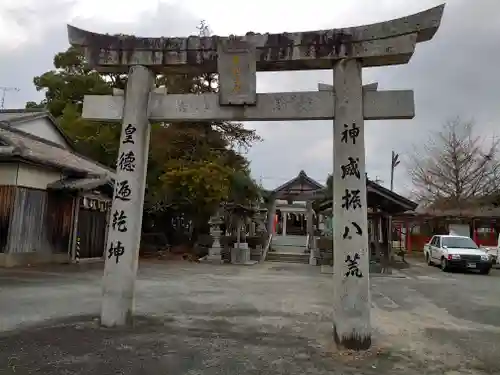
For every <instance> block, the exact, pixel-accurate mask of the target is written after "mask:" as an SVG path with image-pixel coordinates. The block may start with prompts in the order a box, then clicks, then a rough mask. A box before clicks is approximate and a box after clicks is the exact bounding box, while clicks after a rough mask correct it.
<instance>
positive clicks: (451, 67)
mask: <svg viewBox="0 0 500 375" xmlns="http://www.w3.org/2000/svg"><path fill="white" fill-rule="evenodd" d="M442 2H443V0H377V1H374V0H309V1H307V2H300V1H297V2H291V1H285V0H272V1H269V0H251V1H250V0H246V1H245V0H231V1H229V0H212V1H206V0H183V1H168V0H164V1H163V2H162V1H158V0H141V1H128V0H120V1H118V0H73V1H66V0H43V1H40V0H38V1H36V0H2V1H1V3H2V5H1V6H0V86H7V87H17V88H19V89H20V91H19V92H9V93H7V96H6V103H5V106H6V107H8V108H16V107H24V104H25V102H26V101H29V100H36V101H38V100H40V99H42V97H43V94H42V93H38V92H36V90H35V89H34V86H33V82H32V79H33V77H34V76H36V75H39V74H41V73H43V72H45V71H47V70H50V69H51V68H52V59H53V56H54V54H55V53H57V52H59V51H63V50H65V49H66V48H67V47H68V43H67V35H66V23H68V22H69V23H72V24H74V25H76V26H79V27H82V28H85V29H88V30H92V31H96V32H101V33H106V32H107V33H133V34H136V35H139V36H186V35H190V34H195V33H196V26H197V24H198V23H199V21H200V20H202V19H204V20H206V21H207V22H208V24H209V26H210V28H211V30H212V31H213V33H215V34H218V35H228V34H244V33H246V32H247V31H254V32H261V33H265V32H282V31H307V30H317V29H327V28H335V27H343V26H356V25H362V24H366V23H373V22H379V21H385V20H390V19H392V18H397V17H401V16H405V15H409V14H412V13H416V12H418V11H421V10H424V9H427V8H430V7H432V6H435V5H439V4H441V3H442ZM499 11H500V1H499V0H474V1H473V0H449V1H448V2H447V8H446V9H445V14H444V17H443V22H442V24H441V28H440V30H439V31H438V33H437V34H436V36H435V37H434V39H433V40H431V41H430V42H427V43H421V44H418V45H417V50H416V53H415V55H414V56H413V58H412V60H411V61H410V63H409V64H408V65H401V66H397V67H383V68H368V69H365V70H364V72H363V80H364V81H365V83H370V82H374V81H377V82H379V89H413V90H415V98H416V103H415V104H416V117H415V119H413V120H405V121H371V122H367V123H366V127H367V131H366V146H367V150H366V152H367V171H368V174H369V176H370V177H372V178H375V177H378V178H380V179H381V180H383V181H384V182H385V185H388V183H389V174H390V157H391V150H395V151H396V152H398V153H400V154H401V156H402V158H404V157H405V155H408V154H409V153H411V151H412V145H413V144H414V143H421V142H424V141H425V139H426V138H427V137H428V134H429V131H430V130H432V129H438V128H439V127H440V126H441V124H442V123H443V122H444V121H446V120H447V119H449V118H452V117H455V116H461V117H464V118H467V119H468V118H473V119H474V120H475V121H476V123H477V126H478V129H479V131H480V132H482V134H484V135H485V136H489V135H492V134H493V133H495V132H496V133H497V134H498V131H497V130H496V129H497V126H496V124H497V119H498V118H499V114H500V93H499V92H498V91H499V88H500V70H499V69H498V62H499V61H500V22H499V18H498V17H499V16H498V14H499ZM318 82H324V83H332V73H331V72H329V71H310V72H293V73H292V72H288V73H259V75H258V91H260V92H272V91H274V92H277V91H294V90H297V91H308V90H309V91H311V90H316V87H317V83H318ZM248 127H252V128H255V129H256V130H257V132H258V134H259V135H260V136H262V137H263V139H264V141H263V142H261V143H259V144H257V145H255V146H254V147H253V148H252V150H251V151H250V153H249V157H250V159H251V161H252V171H253V174H254V177H255V178H256V179H257V180H260V179H261V178H262V182H263V184H264V185H265V186H266V187H268V188H271V187H276V186H278V185H280V184H281V183H283V182H285V181H286V180H287V179H290V178H292V177H294V176H295V175H297V174H298V172H299V171H300V170H301V169H303V170H305V171H306V172H307V174H309V175H310V176H311V177H313V178H315V179H317V180H319V181H320V182H324V181H325V179H326V176H327V174H328V173H330V171H331V170H332V122H329V121H314V122H280V123H278V122H269V123H255V122H254V123H249V124H248ZM410 187H411V185H410V183H409V181H408V177H407V174H406V171H405V168H404V165H401V166H400V167H398V169H397V170H396V176H395V188H396V190H397V191H399V192H401V193H405V192H407V190H408V189H410Z"/></svg>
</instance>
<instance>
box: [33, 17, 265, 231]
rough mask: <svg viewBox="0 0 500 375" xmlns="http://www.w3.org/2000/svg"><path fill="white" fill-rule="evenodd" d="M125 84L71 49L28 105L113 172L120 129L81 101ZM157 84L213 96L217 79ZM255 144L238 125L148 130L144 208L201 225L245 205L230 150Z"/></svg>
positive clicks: (241, 169)
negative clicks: (229, 203)
mask: <svg viewBox="0 0 500 375" xmlns="http://www.w3.org/2000/svg"><path fill="white" fill-rule="evenodd" d="M203 27H204V26H203V25H202V28H203ZM126 82H127V75H123V74H121V75H117V74H101V73H98V72H96V71H95V70H93V69H92V68H90V67H89V65H88V63H87V61H86V60H85V57H84V56H83V55H82V54H81V53H80V51H78V50H76V49H74V48H69V49H68V50H67V51H65V52H61V53H58V54H57V55H56V56H55V58H54V69H53V70H51V71H49V72H46V73H44V74H42V75H41V76H38V77H35V78H34V84H35V87H36V88H37V90H39V91H42V90H43V91H44V92H45V99H44V100H42V101H41V102H40V103H35V102H28V103H27V104H26V107H27V108H46V109H47V110H48V111H50V113H51V114H52V115H53V116H54V117H55V118H56V119H57V121H58V122H59V124H60V125H61V127H62V128H63V129H64V131H65V132H66V133H67V134H68V135H69V137H70V138H71V139H73V141H74V143H75V145H76V147H77V150H78V151H79V152H81V153H82V154H84V155H87V156H88V157H90V158H92V159H94V160H97V161H99V162H101V163H103V164H105V165H108V166H111V167H113V166H114V165H115V163H116V157H117V153H118V147H119V137H120V129H121V125H120V124H110V123H105V122H97V123H96V122H90V121H86V120H84V119H82V118H81V113H82V107H83V99H84V96H85V95H88V94H93V95H111V94H112V90H113V88H119V89H124V88H125V87H126ZM156 86H157V87H163V86H167V87H168V92H169V93H172V94H177V93H184V94H185V93H206V92H217V90H218V77H217V75H216V74H202V75H187V74H182V75H168V76H166V75H161V76H158V77H157V80H156ZM258 140H259V137H258V136H257V135H256V133H255V131H253V130H249V129H245V128H244V126H243V124H241V123H235V122H216V121H215V122H203V123H200V122H191V123H170V124H165V123H156V124H152V135H151V147H150V154H149V165H148V178H147V189H146V205H145V207H146V209H147V210H148V212H150V213H155V214H157V216H162V217H163V222H164V223H166V222H168V221H169V217H170V216H172V215H180V214H182V215H185V216H188V217H189V218H190V219H191V220H193V221H194V222H202V221H203V220H208V217H209V216H210V214H211V213H212V212H213V210H214V207H215V206H216V205H217V204H219V203H220V202H221V201H223V200H228V199H232V200H236V199H238V200H239V201H244V200H245V199H246V198H245V194H246V193H248V196H249V197H252V194H254V195H255V191H256V190H255V189H253V190H252V189H250V188H249V187H250V186H251V183H250V182H249V181H252V180H251V178H250V171H249V167H248V162H247V160H246V159H245V158H244V157H243V156H242V155H241V154H239V153H238V152H236V151H235V149H236V148H244V149H245V148H248V147H250V146H251V145H252V143H253V142H255V141H258ZM241 181H246V182H245V184H242V183H241ZM238 189H243V190H238ZM254 195H253V196H254ZM250 199H253V198H250Z"/></svg>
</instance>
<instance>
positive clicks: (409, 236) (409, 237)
mask: <svg viewBox="0 0 500 375" xmlns="http://www.w3.org/2000/svg"><path fill="white" fill-rule="evenodd" d="M405 226H406V238H405V240H406V241H405V242H406V252H407V253H408V254H410V253H411V250H412V249H411V233H410V223H409V219H408V218H406V219H405Z"/></svg>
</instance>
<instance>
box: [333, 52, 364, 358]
mask: <svg viewBox="0 0 500 375" xmlns="http://www.w3.org/2000/svg"><path fill="white" fill-rule="evenodd" d="M334 75H335V76H334V87H335V90H336V95H335V100H336V104H335V110H336V111H337V112H336V113H338V114H339V116H338V117H337V118H336V119H335V125H334V148H333V150H334V167H333V181H334V189H333V196H334V218H335V220H334V226H333V249H334V270H333V274H334V276H333V277H334V285H335V286H334V287H335V293H334V295H335V303H334V336H335V340H336V341H337V343H340V344H341V345H342V346H344V347H345V346H347V347H349V348H351V349H363V348H367V347H369V346H370V343H371V328H370V296H369V259H368V219H367V207H366V203H367V200H366V177H365V143H364V124H363V111H362V108H363V100H362V95H363V92H362V83H361V66H360V63H359V62H358V61H355V60H344V61H342V62H340V63H338V64H337V65H336V67H335V68H334Z"/></svg>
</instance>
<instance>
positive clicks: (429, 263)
mask: <svg viewBox="0 0 500 375" xmlns="http://www.w3.org/2000/svg"><path fill="white" fill-rule="evenodd" d="M425 261H426V262H427V265H428V266H433V265H434V263H432V260H431V257H430V256H429V253H426V254H425Z"/></svg>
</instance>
